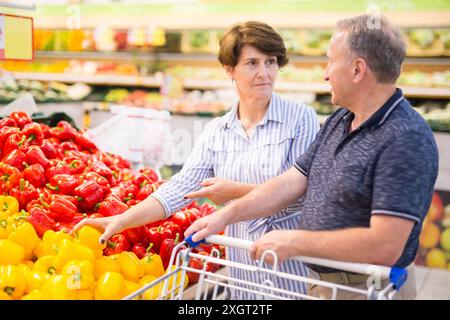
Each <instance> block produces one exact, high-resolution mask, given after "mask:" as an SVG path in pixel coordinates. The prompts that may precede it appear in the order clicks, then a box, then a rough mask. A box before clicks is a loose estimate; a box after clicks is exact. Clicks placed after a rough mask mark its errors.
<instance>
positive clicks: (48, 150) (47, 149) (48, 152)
mask: <svg viewBox="0 0 450 320" xmlns="http://www.w3.org/2000/svg"><path fill="white" fill-rule="evenodd" d="M41 150H42V152H43V153H44V154H45V156H46V157H47V159H55V158H56V157H57V156H58V151H57V149H56V148H55V146H54V145H53V144H52V143H51V142H50V141H48V140H47V139H45V140H43V141H42V143H41Z"/></svg>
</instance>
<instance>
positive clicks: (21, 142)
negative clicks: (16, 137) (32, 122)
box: [17, 136, 27, 147]
mask: <svg viewBox="0 0 450 320" xmlns="http://www.w3.org/2000/svg"><path fill="white" fill-rule="evenodd" d="M26 140H27V136H22V139H20V141H19V142H18V143H17V145H18V146H19V147H21V146H22V144H23V143H24V142H25V141H26Z"/></svg>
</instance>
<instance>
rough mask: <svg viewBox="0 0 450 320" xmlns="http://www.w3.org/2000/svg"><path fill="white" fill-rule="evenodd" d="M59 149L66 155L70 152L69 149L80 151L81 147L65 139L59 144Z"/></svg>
mask: <svg viewBox="0 0 450 320" xmlns="http://www.w3.org/2000/svg"><path fill="white" fill-rule="evenodd" d="M59 150H60V152H62V153H63V154H64V155H65V154H66V153H67V152H69V151H80V149H79V148H78V146H77V145H76V144H75V143H73V142H71V141H64V142H62V143H61V144H60V145H59Z"/></svg>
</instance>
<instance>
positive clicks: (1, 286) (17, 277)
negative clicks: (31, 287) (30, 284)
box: [0, 264, 27, 299]
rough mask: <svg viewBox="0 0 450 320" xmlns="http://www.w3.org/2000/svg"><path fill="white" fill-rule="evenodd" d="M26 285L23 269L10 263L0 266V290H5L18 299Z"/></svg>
mask: <svg viewBox="0 0 450 320" xmlns="http://www.w3.org/2000/svg"><path fill="white" fill-rule="evenodd" d="M26 287H27V283H26V281H25V277H24V275H23V271H22V270H21V269H20V268H19V267H18V266H15V265H12V264H8V265H3V266H0V291H4V292H6V293H7V294H8V295H9V296H11V298H13V299H19V298H20V297H22V295H23V293H24V292H25V289H26Z"/></svg>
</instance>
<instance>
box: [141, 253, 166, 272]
mask: <svg viewBox="0 0 450 320" xmlns="http://www.w3.org/2000/svg"><path fill="white" fill-rule="evenodd" d="M141 263H142V264H143V265H144V269H145V274H146V275H152V276H155V277H160V276H162V275H163V274H164V266H163V263H162V260H161V257H160V256H159V254H156V253H155V254H152V253H149V254H148V256H146V257H143V258H142V259H141Z"/></svg>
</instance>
